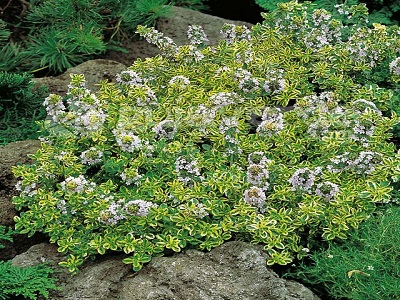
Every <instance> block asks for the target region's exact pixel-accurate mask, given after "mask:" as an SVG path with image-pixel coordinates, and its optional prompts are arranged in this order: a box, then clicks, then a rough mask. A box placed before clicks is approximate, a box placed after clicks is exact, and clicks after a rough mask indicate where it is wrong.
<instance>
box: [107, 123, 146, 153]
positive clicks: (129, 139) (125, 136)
mask: <svg viewBox="0 0 400 300" xmlns="http://www.w3.org/2000/svg"><path fill="white" fill-rule="evenodd" d="M112 133H113V134H114V137H115V140H116V141H117V144H118V146H120V147H121V149H122V151H127V152H131V153H132V152H134V151H135V150H137V149H139V148H140V147H141V146H142V141H141V140H140V138H139V137H138V136H137V135H135V134H134V133H133V132H130V131H127V130H124V129H121V128H119V129H114V130H113V131H112Z"/></svg>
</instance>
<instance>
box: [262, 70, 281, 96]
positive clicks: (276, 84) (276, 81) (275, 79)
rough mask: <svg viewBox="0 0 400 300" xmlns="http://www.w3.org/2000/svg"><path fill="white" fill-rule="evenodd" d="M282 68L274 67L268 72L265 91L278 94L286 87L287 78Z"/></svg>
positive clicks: (264, 85) (264, 86)
mask: <svg viewBox="0 0 400 300" xmlns="http://www.w3.org/2000/svg"><path fill="white" fill-rule="evenodd" d="M283 72H284V71H283V70H282V69H272V70H269V71H267V72H266V74H265V77H266V79H265V80H264V82H263V83H264V84H263V88H264V90H265V92H267V93H272V94H276V93H279V92H282V91H283V90H284V89H285V79H284V78H283Z"/></svg>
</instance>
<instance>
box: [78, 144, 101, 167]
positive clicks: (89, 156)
mask: <svg viewBox="0 0 400 300" xmlns="http://www.w3.org/2000/svg"><path fill="white" fill-rule="evenodd" d="M103 155H104V154H103V152H102V151H100V150H98V149H96V148H95V147H90V148H89V149H88V150H85V151H83V152H82V154H81V155H80V158H81V162H82V164H84V165H89V166H91V165H95V164H98V163H100V162H101V161H102V158H103Z"/></svg>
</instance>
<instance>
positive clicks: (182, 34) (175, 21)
mask: <svg viewBox="0 0 400 300" xmlns="http://www.w3.org/2000/svg"><path fill="white" fill-rule="evenodd" d="M225 23H230V24H235V25H246V26H247V27H249V28H250V27H251V26H252V25H254V24H251V23H248V22H243V21H232V20H228V19H223V18H219V17H216V16H211V15H208V14H204V13H201V12H199V11H194V10H191V9H187V8H183V7H176V6H172V7H171V17H168V18H160V19H158V21H157V24H156V26H155V27H156V28H157V30H158V31H160V32H162V33H164V34H165V35H166V36H168V37H170V38H172V39H173V40H174V42H175V43H176V44H177V45H185V44H188V42H189V41H188V38H187V34H186V33H187V30H188V26H189V25H201V26H202V27H203V29H204V31H205V33H206V34H207V36H208V39H209V45H216V44H217V43H218V41H219V40H220V39H222V34H221V33H220V30H221V28H222V26H223V25H224V24H225ZM122 46H123V47H124V48H125V49H126V50H128V53H121V52H119V51H109V52H107V53H106V54H105V55H104V57H105V58H107V59H111V60H115V61H118V62H120V63H123V64H124V65H127V66H130V65H132V63H133V62H134V61H135V60H136V59H138V58H140V59H145V58H146V57H152V56H155V55H157V54H160V51H159V50H158V48H157V47H156V46H154V45H151V44H149V43H148V42H146V41H145V40H140V41H126V42H124V43H123V45H122Z"/></svg>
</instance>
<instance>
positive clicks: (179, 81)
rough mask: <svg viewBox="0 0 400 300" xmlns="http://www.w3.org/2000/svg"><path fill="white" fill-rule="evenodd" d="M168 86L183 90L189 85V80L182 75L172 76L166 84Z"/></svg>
mask: <svg viewBox="0 0 400 300" xmlns="http://www.w3.org/2000/svg"><path fill="white" fill-rule="evenodd" d="M168 84H169V85H171V86H176V87H179V88H180V89H184V88H185V87H187V86H188V85H190V80H189V79H188V78H187V77H185V76H182V75H178V76H174V77H172V78H171V79H170V81H169V82H168Z"/></svg>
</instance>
